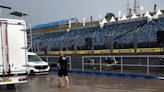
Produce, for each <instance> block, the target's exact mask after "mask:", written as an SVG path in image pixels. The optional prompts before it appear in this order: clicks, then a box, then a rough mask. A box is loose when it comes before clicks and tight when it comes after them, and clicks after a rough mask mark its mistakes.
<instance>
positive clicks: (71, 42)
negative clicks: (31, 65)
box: [32, 14, 164, 54]
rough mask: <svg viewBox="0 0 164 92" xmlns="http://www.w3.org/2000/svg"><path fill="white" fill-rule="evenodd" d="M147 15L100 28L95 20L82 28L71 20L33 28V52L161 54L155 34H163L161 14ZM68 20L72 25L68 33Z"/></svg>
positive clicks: (106, 24) (163, 16) (107, 24)
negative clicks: (161, 32) (160, 32)
mask: <svg viewBox="0 0 164 92" xmlns="http://www.w3.org/2000/svg"><path fill="white" fill-rule="evenodd" d="M150 16H151V15H149V16H144V17H136V18H134V17H133V18H131V19H126V20H125V19H124V20H117V21H116V22H109V23H105V24H104V25H103V27H100V25H99V23H98V21H95V22H92V24H91V23H90V24H89V23H88V24H87V25H86V26H82V23H78V22H77V21H76V19H75V18H71V19H66V20H62V21H57V22H52V23H48V24H42V25H38V26H34V27H33V28H32V30H33V47H34V48H33V51H45V50H46V51H50V53H51V52H53V51H60V50H63V51H67V53H69V52H70V51H72V52H71V53H78V52H77V51H78V50H80V51H91V52H90V53H94V52H95V53H98V52H99V51H100V52H101V53H103V51H104V50H106V51H104V52H108V53H109V52H110V53H119V52H125V53H126V52H128V53H131V52H132V53H133V52H134V53H136V52H163V49H161V47H162V45H161V44H159V43H158V41H157V31H164V15H163V14H160V15H157V17H154V18H153V17H152V18H150ZM154 16H155V15H154ZM69 20H73V22H72V28H71V29H69V30H68V28H69V27H68V26H69V24H68V21H69ZM123 50H124V51H123ZM53 54H54V53H53Z"/></svg>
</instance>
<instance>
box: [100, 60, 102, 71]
mask: <svg viewBox="0 0 164 92" xmlns="http://www.w3.org/2000/svg"><path fill="white" fill-rule="evenodd" d="M101 63H102V62H101V57H100V72H101V71H102V67H101Z"/></svg>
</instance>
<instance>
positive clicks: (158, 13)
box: [154, 10, 162, 18]
mask: <svg viewBox="0 0 164 92" xmlns="http://www.w3.org/2000/svg"><path fill="white" fill-rule="evenodd" d="M159 15H162V12H161V10H158V11H157V13H156V14H155V15H154V18H158V16H159Z"/></svg>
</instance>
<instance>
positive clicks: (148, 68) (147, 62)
mask: <svg viewBox="0 0 164 92" xmlns="http://www.w3.org/2000/svg"><path fill="white" fill-rule="evenodd" d="M149 72H150V71H149V57H148V56H147V74H149Z"/></svg>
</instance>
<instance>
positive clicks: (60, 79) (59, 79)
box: [58, 76, 63, 87]
mask: <svg viewBox="0 0 164 92" xmlns="http://www.w3.org/2000/svg"><path fill="white" fill-rule="evenodd" d="M58 87H63V83H62V77H60V76H58Z"/></svg>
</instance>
